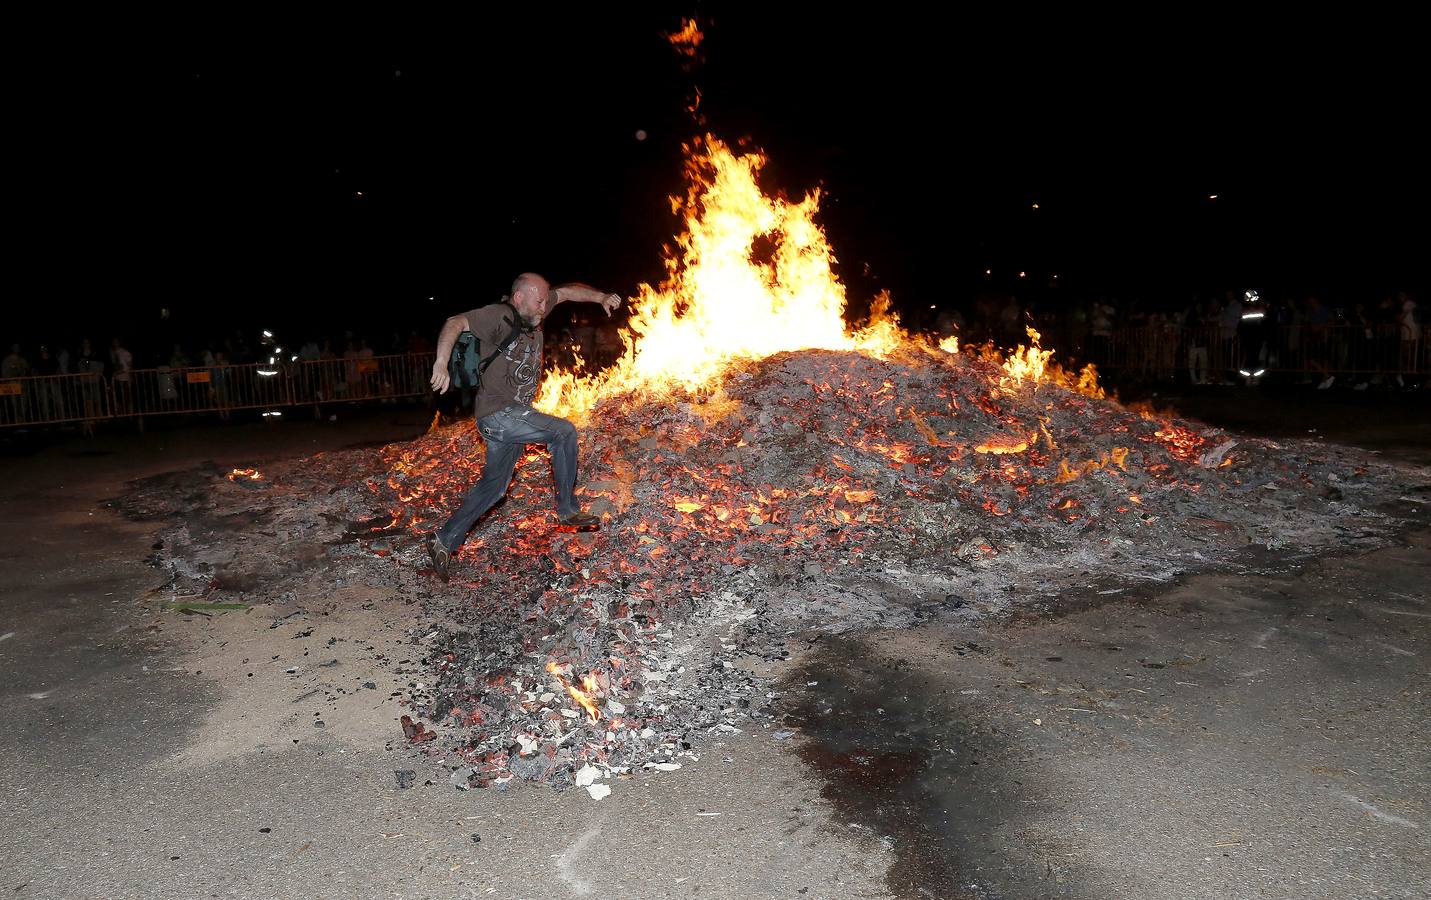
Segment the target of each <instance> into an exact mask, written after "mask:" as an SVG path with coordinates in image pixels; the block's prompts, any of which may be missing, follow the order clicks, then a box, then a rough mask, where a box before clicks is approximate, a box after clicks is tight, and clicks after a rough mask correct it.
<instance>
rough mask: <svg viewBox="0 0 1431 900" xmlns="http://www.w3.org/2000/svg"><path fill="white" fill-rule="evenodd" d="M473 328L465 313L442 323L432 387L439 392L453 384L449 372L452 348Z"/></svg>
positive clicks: (444, 390)
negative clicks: (448, 363) (448, 362)
mask: <svg viewBox="0 0 1431 900" xmlns="http://www.w3.org/2000/svg"><path fill="white" fill-rule="evenodd" d="M471 330H472V325H471V324H470V323H469V322H468V321H467V316H466V315H465V314H464V315H459V316H453V317H452V318H450V319H448V320H447V321H446V322H443V323H442V330H441V331H439V332H438V333H437V358H436V359H435V360H433V361H432V389H433V390H434V391H437V392H438V393H439V394H445V393H447V388H448V387H450V386H451V384H452V376H451V375H449V374H447V361H448V360H449V359H451V358H452V348H453V347H454V346H456V344H457V339H458V338H459V337H461V336H462V332H464V331H471Z"/></svg>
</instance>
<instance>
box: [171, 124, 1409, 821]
mask: <svg viewBox="0 0 1431 900" xmlns="http://www.w3.org/2000/svg"><path fill="white" fill-rule="evenodd" d="M762 162H763V158H762V157H761V156H760V154H758V153H753V152H752V153H746V154H744V155H740V154H737V153H735V152H733V151H732V150H731V149H730V148H729V147H727V146H726V145H724V144H722V143H721V142H719V141H717V140H714V139H710V138H707V139H706V140H704V141H702V142H699V143H698V144H696V145H695V146H693V147H692V148H691V150H690V152H689V155H688V163H687V175H688V178H689V185H690V187H689V191H688V192H687V194H686V196H684V197H683V198H676V199H675V200H674V201H673V202H674V204H675V207H676V210H677V211H678V212H680V213H682V214H683V216H684V220H685V232H684V234H683V235H682V236H681V237H680V238H679V239H678V248H679V249H678V252H677V253H675V254H673V255H672V256H671V258H670V259H669V260H668V262H667V264H668V275H667V279H666V281H665V282H664V283H663V284H662V285H661V286H659V287H652V286H648V285H643V286H641V288H640V290H639V292H638V294H637V296H636V297H635V298H634V301H633V314H632V316H631V321H630V326H629V328H628V329H627V331H626V332H625V334H624V340H625V352H624V354H623V356H622V357H621V359H620V360H619V361H618V362H617V363H616V364H615V365H614V366H612V367H610V368H608V369H606V370H603V371H600V372H585V371H582V370H581V369H580V368H578V370H577V371H569V372H568V371H559V372H551V373H548V375H547V378H546V381H545V386H544V389H543V392H542V394H541V395H540V397H539V399H538V403H539V405H540V406H541V407H542V408H543V409H546V410H549V411H552V412H555V413H558V414H562V415H566V416H569V417H571V418H573V419H575V420H576V421H578V423H580V424H582V425H583V426H585V428H584V431H583V434H582V466H583V469H584V472H583V484H584V486H583V490H584V501H585V503H586V504H587V506H588V508H590V509H591V510H592V511H593V512H596V513H599V514H600V515H601V516H602V518H603V526H602V529H601V530H600V531H599V532H597V533H593V534H571V533H566V532H563V531H562V530H560V529H559V528H558V527H557V523H556V520H555V515H554V513H553V512H552V488H551V484H550V476H549V474H548V466H547V462H546V460H545V458H544V454H543V453H541V452H539V451H536V450H533V451H532V452H529V453H528V454H527V455H526V456H525V457H524V458H523V460H522V461H521V463H520V464H519V469H518V473H517V476H516V479H515V481H514V484H513V488H512V491H511V493H510V495H509V498H508V500H507V502H506V503H505V504H504V505H503V506H502V507H499V508H498V509H497V510H496V511H494V513H493V514H491V516H490V517H489V518H488V519H487V521H486V522H484V523H479V525H478V528H477V530H476V531H474V533H473V535H472V537H471V538H470V539H469V541H468V543H467V545H466V546H464V547H463V549H462V552H461V555H460V558H459V559H458V560H457V561H456V562H455V563H454V578H453V583H452V585H451V586H450V587H448V588H442V587H441V586H440V585H438V584H437V583H436V582H435V581H434V580H433V579H432V578H431V577H430V575H429V573H428V572H427V571H426V556H425V554H424V552H423V549H422V546H421V541H420V538H421V536H422V535H425V534H426V533H428V532H430V531H431V530H432V529H433V528H434V527H436V526H437V525H438V524H440V523H441V522H442V521H443V520H444V518H445V517H446V516H447V515H449V514H450V513H451V511H452V510H453V509H455V507H456V505H457V504H458V503H459V502H460V500H461V498H462V496H463V494H464V493H465V491H466V490H467V489H468V488H469V487H470V486H471V484H472V483H473V481H474V480H475V479H476V477H477V474H478V472H479V470H480V466H481V459H482V453H483V449H482V444H481V441H480V440H479V439H478V438H477V437H476V434H475V429H474V428H473V426H472V423H470V422H460V423H457V424H453V425H450V426H448V427H444V428H436V429H434V430H433V431H432V432H430V433H429V434H427V435H426V436H424V437H422V438H419V439H417V440H414V441H412V442H410V443H406V444H398V445H392V446H389V447H386V448H384V449H382V450H381V451H378V452H373V451H363V452H354V453H345V454H332V455H327V456H323V457H319V458H317V459H312V460H305V461H303V462H302V463H301V464H294V465H290V466H287V467H282V466H280V467H277V468H272V467H271V468H270V469H269V470H266V471H265V472H264V473H263V480H262V481H252V480H249V479H238V480H237V481H235V482H233V483H230V482H228V481H224V480H222V479H220V480H218V482H217V483H218V485H219V489H218V490H216V491H215V492H214V499H213V501H212V503H213V507H214V509H215V510H216V511H219V510H229V511H232V510H233V509H236V508H242V507H243V506H244V504H250V505H262V507H263V508H264V510H265V515H266V516H267V518H266V519H265V529H264V532H263V533H280V534H283V535H285V536H286V538H287V540H288V542H289V544H292V543H294V542H298V543H302V542H312V543H318V542H321V541H328V540H332V538H333V536H332V535H331V534H328V533H327V532H325V530H324V529H325V528H327V529H328V531H332V530H333V529H334V527H335V526H334V525H333V524H328V525H326V526H325V525H324V523H325V522H327V523H342V524H343V525H348V526H349V529H350V530H349V531H348V532H347V533H348V539H347V540H346V541H341V542H337V546H336V548H334V549H331V550H329V551H328V552H327V554H326V557H325V558H326V559H327V560H328V561H330V562H329V564H330V565H331V569H328V570H324V571H321V572H320V571H317V570H316V569H315V565H316V564H315V563H314V562H312V559H311V557H308V559H309V561H308V562H307V563H300V562H292V563H278V564H270V565H269V566H268V568H267V569H265V570H264V571H262V572H252V571H250V572H248V573H246V574H247V575H248V576H250V577H248V578H247V579H246V580H241V579H239V578H237V577H233V576H234V575H235V572H234V570H235V569H237V568H241V567H242V566H244V565H245V563H244V562H243V561H242V560H241V559H240V558H239V557H237V556H224V555H222V554H217V553H216V552H215V551H214V549H213V546H212V541H211V542H210V544H207V545H206V543H205V541H206V540H208V539H206V538H205V537H204V536H203V535H202V534H199V533H198V532H197V529H195V528H193V527H189V528H188V529H187V530H185V529H184V528H181V529H179V530H177V531H176V532H175V533H172V534H171V535H170V536H169V540H168V549H167V551H166V552H167V553H168V554H170V556H171V563H172V564H173V565H174V567H175V570H176V572H177V571H180V570H181V569H182V570H183V571H187V572H190V573H192V575H193V577H194V578H195V579H196V580H197V579H207V582H208V584H209V586H210V591H211V595H212V594H213V593H215V592H214V591H213V586H214V584H215V583H218V584H223V583H225V582H223V581H222V580H221V581H219V582H216V581H215V579H214V576H215V574H222V575H227V576H230V577H229V581H228V583H234V584H238V583H245V584H250V585H251V584H253V583H254V582H255V579H257V580H258V581H260V582H263V583H264V584H265V585H266V588H267V589H268V590H269V591H270V593H276V592H277V586H279V585H287V586H288V587H289V588H290V589H291V590H292V592H293V593H294V594H295V595H298V596H301V595H302V592H303V591H304V590H306V589H316V586H317V585H319V584H322V585H323V586H324V587H327V586H328V585H329V584H330V583H331V582H332V580H334V578H335V574H334V573H335V572H338V573H340V574H338V575H337V576H336V577H337V579H338V580H339V581H340V582H341V580H343V579H356V580H363V581H365V582H367V583H369V584H373V583H379V584H390V585H393V586H394V587H395V588H400V589H402V590H404V591H410V592H412V593H415V594H420V595H423V596H425V597H427V598H429V600H430V602H431V603H432V604H433V606H434V612H439V611H440V612H441V614H442V619H443V625H442V626H441V627H440V628H438V629H437V630H436V631H437V635H438V636H437V637H436V638H435V639H434V640H433V643H432V646H431V648H430V653H431V655H430V663H431V665H432V666H433V667H434V668H435V669H436V672H435V673H434V674H435V684H434V683H433V679H424V683H426V684H429V685H431V687H429V688H426V689H423V690H420V691H418V692H416V693H415V694H414V695H413V696H412V697H410V698H409V699H410V702H411V704H412V707H413V712H414V714H415V715H416V716H417V718H418V720H419V721H418V722H415V723H411V724H409V726H408V732H409V737H410V738H412V739H414V740H418V741H423V742H424V745H425V746H439V747H442V748H444V751H445V752H447V753H448V754H449V756H448V758H449V759H461V760H462V766H461V768H460V769H458V771H457V772H456V774H455V781H456V783H457V784H458V786H459V787H464V788H465V787H468V786H470V785H481V784H488V783H497V784H504V783H506V781H507V780H509V779H511V778H513V777H523V778H528V779H533V780H545V781H550V782H553V783H557V784H569V783H572V782H573V781H575V783H577V784H581V785H582V786H585V787H588V789H599V788H600V785H599V784H593V781H594V780H599V779H601V778H605V777H608V776H609V775H611V774H612V773H620V772H623V771H625V770H628V769H630V768H632V767H637V766H642V765H647V766H657V767H662V768H671V767H675V766H678V764H679V763H678V759H679V757H680V756H681V755H682V754H690V753H693V752H696V750H693V749H692V746H691V738H692V735H693V733H695V732H699V731H729V730H735V729H739V728H744V727H749V726H750V725H751V724H752V723H753V722H754V723H768V721H769V715H770V713H769V712H768V710H767V706H768V703H767V699H766V698H767V696H768V695H767V686H766V685H765V684H763V682H762V681H761V677H762V672H763V671H764V670H763V668H762V666H763V665H764V664H766V663H768V662H769V661H770V660H775V659H779V658H782V657H783V656H785V655H786V654H787V652H788V650H787V643H788V641H789V640H791V639H792V638H797V637H798V636H800V635H802V634H805V633H808V632H809V631H811V630H817V631H839V630H844V629H849V628H855V627H874V626H898V625H905V624H909V623H912V622H915V621H918V620H920V619H923V618H928V617H931V616H963V617H978V616H982V615H986V614H990V613H1002V612H1005V611H1008V610H1010V609H1013V608H1017V607H1019V606H1021V605H1030V604H1040V603H1042V604H1055V603H1057V601H1058V599H1059V598H1060V597H1064V596H1067V595H1069V594H1070V593H1078V592H1088V591H1089V590H1090V589H1091V588H1093V587H1102V586H1106V585H1107V584H1109V583H1114V582H1119V581H1121V582H1127V581H1128V580H1135V579H1142V580H1155V581H1162V580H1168V579H1171V578H1173V577H1175V576H1176V575H1178V574H1181V573H1184V572H1189V571H1195V570H1199V569H1206V568H1209V567H1215V566H1230V565H1237V564H1239V563H1238V560H1239V557H1238V555H1237V554H1238V552H1239V551H1241V550H1244V549H1245V548H1246V547H1247V546H1248V545H1249V544H1256V545H1259V546H1265V547H1280V548H1288V549H1290V548H1297V549H1299V550H1302V551H1306V552H1315V550H1316V549H1317V548H1319V547H1324V546H1326V545H1328V544H1330V543H1333V542H1335V543H1338V544H1341V545H1343V546H1346V545H1348V544H1349V543H1350V544H1356V543H1357V542H1367V541H1371V540H1374V539H1376V537H1377V535H1378V534H1381V533H1384V532H1385V531H1387V530H1388V529H1389V528H1390V527H1392V526H1393V525H1394V524H1395V521H1394V519H1393V518H1392V517H1390V516H1388V515H1387V514H1386V513H1385V512H1384V511H1383V509H1384V503H1385V501H1387V500H1388V499H1391V498H1394V497H1395V495H1396V491H1395V486H1394V485H1393V484H1392V483H1391V481H1390V480H1389V479H1387V478H1384V477H1378V476H1379V475H1380V473H1381V471H1382V470H1378V469H1375V468H1374V467H1372V466H1370V465H1368V464H1367V463H1365V461H1364V460H1363V459H1362V458H1360V457H1358V456H1356V455H1353V454H1347V453H1338V452H1334V451H1328V450H1326V449H1325V448H1316V449H1313V448H1311V447H1309V446H1300V447H1298V448H1296V449H1295V452H1289V451H1287V450H1284V449H1283V448H1279V447H1277V446H1276V445H1273V444H1271V443H1269V442H1266V441H1256V440H1248V439H1234V438H1232V437H1229V436H1228V435H1225V434H1219V433H1215V432H1212V431H1209V430H1206V429H1202V428H1199V427H1198V426H1196V425H1195V424H1193V423H1187V422H1178V421H1174V420H1170V419H1167V418H1161V417H1157V416H1153V415H1149V414H1146V413H1142V412H1137V411H1133V410H1129V409H1125V408H1123V407H1121V406H1119V405H1118V404H1116V403H1114V402H1112V401H1110V400H1108V399H1106V398H1104V396H1103V393H1102V391H1101V390H1100V389H1099V387H1098V385H1097V379H1096V376H1095V373H1094V372H1093V371H1092V369H1091V368H1090V369H1085V370H1084V371H1082V372H1079V373H1077V374H1073V373H1069V372H1065V371H1064V370H1062V369H1061V368H1060V367H1059V366H1058V365H1057V364H1056V363H1055V362H1054V360H1053V359H1052V354H1051V352H1050V351H1048V350H1044V349H1042V348H1040V347H1039V346H1038V340H1037V334H1036V333H1035V332H1033V331H1032V330H1030V332H1029V336H1030V341H1029V343H1028V345H1027V346H1021V347H1018V348H1014V349H1012V350H1009V351H1006V352H1000V351H998V350H996V349H994V348H993V347H988V346H985V347H975V348H969V347H963V348H961V347H959V346H958V343H957V341H954V340H952V339H951V340H946V341H945V342H944V343H942V344H934V343H932V342H930V341H928V340H926V339H924V338H921V337H917V336H913V335H910V334H908V333H906V332H904V331H903V330H901V329H900V327H899V324H898V322H897V321H896V319H895V318H894V317H893V316H892V315H890V314H888V312H887V304H886V302H885V300H884V298H877V300H876V302H875V303H874V304H873V305H874V313H873V314H872V315H871V316H870V317H869V318H868V319H867V321H866V322H865V323H864V325H863V326H862V327H858V328H847V327H846V322H845V313H846V309H845V307H846V297H845V290H844V288H843V286H842V285H841V284H840V282H839V281H838V280H837V278H836V277H835V275H834V273H833V266H834V256H833V254H832V252H831V249H830V247H829V244H828V243H827V241H826V238H825V235H824V233H823V231H822V229H821V228H820V226H819V225H818V224H817V221H816V214H817V211H818V206H819V199H820V197H819V194H818V193H812V194H810V195H809V196H807V197H806V198H804V199H803V200H801V201H800V202H790V201H787V200H784V199H781V198H779V197H776V196H772V195H770V194H768V193H766V192H763V191H762V190H761V189H760V187H759V185H758V175H759V172H760V168H761V165H762ZM253 485H258V487H254V486H253ZM255 498H260V499H255ZM356 520H361V521H360V522H359V523H358V524H356V525H353V524H350V523H354V522H355V521H356ZM254 539H255V540H261V539H262V538H261V537H259V536H257V535H256V536H255V538H254ZM279 555H280V556H281V555H282V554H281V551H280V554H279ZM289 557H291V558H300V557H299V555H298V554H291V553H290V554H289ZM319 568H321V567H319ZM305 585H313V586H314V588H306V587H305ZM217 593H219V594H222V593H223V591H222V590H220V591H217ZM423 720H425V721H428V722H431V723H433V724H434V725H436V726H437V727H438V728H439V732H441V733H442V734H443V735H444V736H443V737H442V739H441V740H438V741H435V742H427V740H426V739H427V738H429V737H430V736H431V735H432V734H433V732H431V731H429V730H427V727H426V726H425V725H423V724H421V722H422V721H423ZM697 749H698V748H697ZM598 793H600V791H599V790H593V794H594V795H596V794H598Z"/></svg>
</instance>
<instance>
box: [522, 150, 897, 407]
mask: <svg viewBox="0 0 1431 900" xmlns="http://www.w3.org/2000/svg"><path fill="white" fill-rule="evenodd" d="M686 152H687V160H686V177H687V180H688V182H689V189H688V192H687V196H686V197H685V198H684V199H683V200H682V199H677V198H673V199H672V203H673V205H675V206H676V207H677V208H678V209H681V208H684V210H685V213H684V215H685V226H686V231H685V233H684V234H682V235H680V236H679V237H678V238H677V244H678V245H679V248H680V254H679V257H676V256H673V257H672V258H668V259H667V260H666V266H667V270H668V273H669V274H668V278H667V280H666V281H665V283H664V284H662V286H661V287H660V288H654V287H652V286H650V285H647V284H643V285H640V287H639V288H638V290H637V295H636V297H635V298H634V300H633V301H632V316H631V320H630V324H629V326H628V329H627V330H626V331H625V332H624V333H623V334H622V339H623V341H624V343H625V353H624V354H623V355H622V357H621V358H620V359H619V360H618V361H617V363H616V364H615V365H614V366H612V367H611V368H610V369H607V370H605V371H604V372H601V373H599V374H597V375H594V376H586V375H581V374H579V373H578V372H575V371H556V372H552V373H549V374H548V375H547V376H546V378H545V379H544V381H543V384H542V390H541V393H540V394H539V395H538V397H537V404H536V405H537V406H538V407H539V408H540V409H542V410H543V411H546V412H550V413H553V414H556V415H561V416H565V417H568V418H576V419H578V420H580V419H583V418H584V414H585V413H586V412H587V411H588V410H590V409H591V408H592V407H593V406H595V404H596V403H597V402H598V401H600V400H603V399H606V398H609V397H615V396H619V395H623V394H628V395H629V394H635V395H638V396H640V397H642V398H644V399H649V400H662V399H666V398H669V397H670V396H671V395H672V394H673V393H676V392H678V391H679V392H684V393H686V394H689V395H693V396H695V397H697V398H704V397H707V396H712V386H717V387H718V385H719V380H720V378H721V376H723V375H724V374H725V372H726V371H727V370H728V368H729V364H730V363H731V362H732V361H734V360H737V359H761V358H764V357H767V356H771V355H773V354H775V353H782V352H785V351H791V350H805V349H817V348H818V349H825V350H859V351H862V352H865V353H870V354H873V355H880V356H882V355H885V354H887V353H889V352H891V351H893V350H895V349H896V348H898V347H900V346H901V345H903V344H905V343H906V342H908V341H909V337H908V335H907V334H905V333H904V332H903V331H902V330H901V329H900V328H899V324H898V320H897V318H896V317H895V316H894V315H893V314H892V313H891V312H890V308H889V297H888V296H887V295H881V296H879V297H877V298H875V302H874V304H873V307H872V311H871V317H870V321H869V323H868V324H867V325H866V326H865V327H864V328H863V329H860V330H857V331H855V332H854V333H849V332H847V330H846V327H845V322H844V311H845V288H844V285H843V284H841V283H840V281H839V280H838V279H837V278H835V276H834V273H833V266H834V263H835V256H834V253H833V252H832V251H831V249H830V245H829V243H828V242H827V241H826V239H825V233H824V230H823V229H822V228H821V227H820V226H819V225H818V224H817V223H816V222H815V214H816V212H817V211H818V210H819V204H820V193H819V191H815V192H812V193H811V194H809V195H808V196H807V197H805V199H804V200H802V201H800V202H799V203H794V202H791V201H788V200H786V199H784V198H781V197H770V196H767V195H766V194H764V193H763V192H762V191H761V189H760V187H759V185H758V184H757V180H756V179H757V175H758V174H759V172H760V170H761V168H762V167H763V166H764V165H765V162H766V158H765V156H764V155H762V154H760V153H758V152H750V153H746V154H745V155H742V156H738V155H736V154H735V153H734V152H733V151H732V150H731V149H730V148H729V147H727V146H726V145H725V144H724V143H722V142H721V141H719V140H717V139H716V138H714V137H709V136H708V137H706V138H705V139H704V140H703V141H699V142H697V143H696V144H695V145H694V146H688V147H687V148H686ZM712 399H715V397H714V396H712ZM715 405H716V406H717V407H722V406H723V405H722V404H719V403H718V402H717V403H716V404H715ZM711 411H712V412H716V411H717V410H711ZM719 411H722V412H723V411H724V409H719Z"/></svg>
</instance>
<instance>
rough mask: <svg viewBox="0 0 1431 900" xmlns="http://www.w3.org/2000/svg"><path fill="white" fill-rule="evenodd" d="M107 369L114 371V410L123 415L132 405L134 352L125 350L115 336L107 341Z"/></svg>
mask: <svg viewBox="0 0 1431 900" xmlns="http://www.w3.org/2000/svg"><path fill="white" fill-rule="evenodd" d="M109 370H110V371H111V372H113V373H114V376H113V378H112V381H113V383H114V406H115V412H116V413H118V414H120V415H123V414H124V413H127V412H129V410H130V409H131V408H132V407H133V405H134V385H133V383H132V379H133V376H132V375H131V374H130V373H131V372H133V371H134V354H132V353H130V352H129V351H128V350H126V349H125V347H124V343H123V342H122V341H120V339H119V338H117V337H116V338H112V339H111V340H110V342H109Z"/></svg>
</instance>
